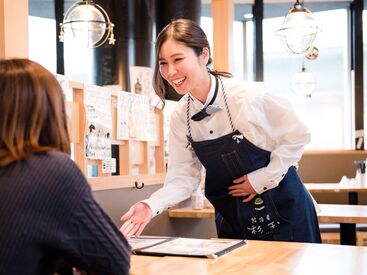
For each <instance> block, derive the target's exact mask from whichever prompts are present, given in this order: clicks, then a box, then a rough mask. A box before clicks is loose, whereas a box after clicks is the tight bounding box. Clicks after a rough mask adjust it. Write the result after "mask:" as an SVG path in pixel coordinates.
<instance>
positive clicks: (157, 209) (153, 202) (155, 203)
mask: <svg viewBox="0 0 367 275" xmlns="http://www.w3.org/2000/svg"><path fill="white" fill-rule="evenodd" d="M141 202H143V203H146V204H147V205H148V206H149V207H150V210H152V218H154V217H155V216H157V215H159V214H161V213H162V212H163V211H164V210H165V209H164V207H163V206H162V203H161V202H160V200H158V199H156V198H149V199H145V200H142V201H141Z"/></svg>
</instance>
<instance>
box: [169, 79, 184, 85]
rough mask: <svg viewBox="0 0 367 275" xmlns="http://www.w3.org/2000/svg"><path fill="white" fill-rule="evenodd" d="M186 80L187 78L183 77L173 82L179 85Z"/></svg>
mask: <svg viewBox="0 0 367 275" xmlns="http://www.w3.org/2000/svg"><path fill="white" fill-rule="evenodd" d="M184 80H185V78H184V77H183V78H179V79H175V80H172V82H173V83H174V84H176V85H178V84H181V83H182V82H183V81H184Z"/></svg>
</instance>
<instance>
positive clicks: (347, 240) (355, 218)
mask: <svg viewBox="0 0 367 275" xmlns="http://www.w3.org/2000/svg"><path fill="white" fill-rule="evenodd" d="M319 206H320V208H321V210H322V211H321V212H319V213H317V216H318V219H319V222H320V223H340V243H341V244H346V245H356V224H358V223H367V205H349V204H319ZM168 216H169V217H170V218H197V219H203V218H204V219H205V218H206V219H214V218H215V214H214V208H213V207H211V208H205V209H201V210H192V209H191V207H183V208H176V209H170V210H169V211H168Z"/></svg>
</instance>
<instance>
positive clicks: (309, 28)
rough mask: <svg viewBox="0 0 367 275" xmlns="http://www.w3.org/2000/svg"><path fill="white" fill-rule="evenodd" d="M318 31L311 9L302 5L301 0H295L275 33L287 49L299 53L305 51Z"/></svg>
mask: <svg viewBox="0 0 367 275" xmlns="http://www.w3.org/2000/svg"><path fill="white" fill-rule="evenodd" d="M320 31H321V29H320V28H319V26H318V25H317V23H316V21H315V20H314V19H313V17H312V13H311V11H310V10H309V9H306V8H304V7H303V1H302V2H300V1H299V0H296V3H295V4H294V6H293V8H291V9H289V11H288V13H287V15H286V17H285V19H284V22H283V24H282V25H281V27H280V29H278V30H277V31H276V32H275V33H276V34H277V35H279V36H280V37H281V39H282V41H283V43H284V45H285V46H286V47H287V49H288V50H289V51H291V52H292V53H295V54H300V53H305V52H307V50H308V49H309V48H310V47H311V46H312V43H313V41H314V40H315V38H316V34H317V33H319V32H320Z"/></svg>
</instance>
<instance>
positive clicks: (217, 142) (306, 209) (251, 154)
mask: <svg viewBox="0 0 367 275" xmlns="http://www.w3.org/2000/svg"><path fill="white" fill-rule="evenodd" d="M217 88H218V80H217V79H216V89H217ZM221 88H222V93H223V98H224V103H225V108H226V111H227V116H228V118H229V122H230V124H231V126H232V130H233V132H232V133H230V134H227V135H224V136H222V137H219V138H216V139H212V140H204V141H194V140H193V139H192V136H191V124H190V101H191V100H192V99H191V98H190V97H189V98H188V101H187V127H188V136H187V138H188V142H189V143H188V146H190V147H191V148H192V149H193V150H194V152H195V154H196V155H197V157H198V159H199V160H200V162H201V163H202V165H203V166H204V167H205V169H206V178H205V196H206V197H207V199H208V200H209V201H210V202H211V203H212V204H213V206H214V208H215V223H216V228H217V234H218V237H220V238H241V239H242V238H243V239H254V240H274V241H295V242H311V243H320V242H321V238H320V231H319V226H318V221H317V216H316V212H315V208H314V205H313V201H312V198H311V196H310V194H309V193H308V191H307V190H306V189H305V187H304V185H303V183H302V182H301V180H300V178H299V176H298V174H297V171H296V169H295V167H294V166H292V167H290V168H289V169H288V172H287V173H286V175H284V178H283V179H282V181H281V182H280V183H279V185H278V186H277V187H275V188H272V189H269V190H267V191H265V192H263V193H262V194H261V195H257V196H256V197H255V198H254V199H252V200H251V201H250V202H247V203H243V202H242V200H243V199H245V197H233V196H231V195H229V194H228V192H229V190H228V187H229V186H230V185H232V184H233V182H232V181H233V180H234V179H236V178H239V177H241V176H243V175H246V174H248V173H251V172H252V171H255V170H257V169H260V168H263V167H266V166H267V165H268V163H269V161H270V154H271V152H269V151H267V150H263V149H261V148H259V147H257V146H255V145H254V144H252V143H251V142H250V141H248V140H247V139H246V138H245V137H244V136H243V135H242V134H241V133H240V132H239V131H238V130H235V128H234V126H233V122H232V119H231V115H230V112H229V108H228V103H227V98H226V94H225V91H224V89H223V84H222V83H221Z"/></svg>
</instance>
